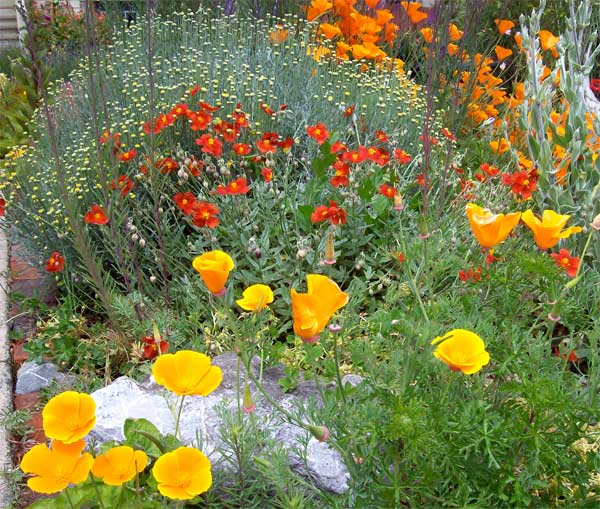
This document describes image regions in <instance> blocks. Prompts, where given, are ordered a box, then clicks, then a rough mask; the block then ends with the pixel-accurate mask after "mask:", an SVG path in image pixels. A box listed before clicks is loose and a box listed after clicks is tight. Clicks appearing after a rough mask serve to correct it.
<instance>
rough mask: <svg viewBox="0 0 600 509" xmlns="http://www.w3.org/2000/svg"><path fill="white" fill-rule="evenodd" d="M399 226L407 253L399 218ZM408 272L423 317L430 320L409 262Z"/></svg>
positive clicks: (401, 239) (402, 242)
mask: <svg viewBox="0 0 600 509" xmlns="http://www.w3.org/2000/svg"><path fill="white" fill-rule="evenodd" d="M398 227H399V228H398V229H399V231H400V243H401V244H402V250H403V251H404V252H405V253H406V252H407V249H406V242H405V241H404V231H403V229H402V221H400V219H398ZM406 273H407V275H408V279H409V281H410V284H411V287H412V291H413V292H414V294H415V297H416V298H417V302H418V303H419V307H420V308H421V313H422V314H423V318H425V321H426V322H429V316H428V315H427V311H426V310H425V304H424V303H423V299H421V294H420V293H419V289H418V288H417V282H416V280H415V278H414V277H413V274H412V271H411V270H410V265H409V264H408V263H407V264H406Z"/></svg>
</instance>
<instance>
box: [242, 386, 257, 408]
mask: <svg viewBox="0 0 600 509" xmlns="http://www.w3.org/2000/svg"><path fill="white" fill-rule="evenodd" d="M254 410H256V404H255V403H254V401H252V393H251V392H250V385H248V382H246V385H244V412H245V413H247V414H251V413H252V412H254Z"/></svg>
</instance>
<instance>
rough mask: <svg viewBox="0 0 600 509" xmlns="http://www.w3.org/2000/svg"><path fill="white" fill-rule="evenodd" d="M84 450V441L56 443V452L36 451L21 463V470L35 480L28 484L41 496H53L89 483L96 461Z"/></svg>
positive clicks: (43, 446) (40, 447) (44, 447)
mask: <svg viewBox="0 0 600 509" xmlns="http://www.w3.org/2000/svg"><path fill="white" fill-rule="evenodd" d="M65 415H66V414H65ZM84 447H85V442H84V441H83V440H78V441H76V442H73V443H71V444H64V443H62V442H60V441H59V440H54V441H53V442H52V449H49V448H48V446H47V445H46V444H38V445H36V446H34V447H32V448H31V449H30V450H29V451H27V452H26V453H25V456H23V459H22V460H21V470H22V471H23V472H24V473H26V474H33V475H34V476H35V477H31V478H30V479H28V480H27V486H29V488H30V489H31V490H32V491H35V492H37V493H47V494H50V493H58V492H59V491H62V490H64V489H65V488H66V487H67V486H69V484H79V483H82V482H83V481H85V480H86V479H87V478H88V475H89V473H90V469H91V468H92V464H93V463H94V458H93V457H92V455H91V454H89V453H85V454H81V452H82V451H83V449H84Z"/></svg>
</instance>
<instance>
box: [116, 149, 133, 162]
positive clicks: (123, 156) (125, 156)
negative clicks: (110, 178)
mask: <svg viewBox="0 0 600 509" xmlns="http://www.w3.org/2000/svg"><path fill="white" fill-rule="evenodd" d="M136 155H137V150H136V149H134V148H132V149H131V150H128V151H127V152H121V153H120V154H119V155H118V156H117V157H118V159H119V161H121V162H122V163H126V162H127V161H131V160H132V159H133V158H134V157H135V156H136Z"/></svg>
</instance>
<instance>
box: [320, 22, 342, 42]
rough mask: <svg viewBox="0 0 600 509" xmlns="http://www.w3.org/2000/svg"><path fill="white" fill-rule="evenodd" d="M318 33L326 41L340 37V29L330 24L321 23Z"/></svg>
mask: <svg viewBox="0 0 600 509" xmlns="http://www.w3.org/2000/svg"><path fill="white" fill-rule="evenodd" d="M319 33H320V34H323V35H324V36H325V37H326V38H327V39H333V38H334V37H337V36H341V35H342V31H341V30H340V27H338V26H337V25H332V24H331V23H321V24H320V25H319Z"/></svg>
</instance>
